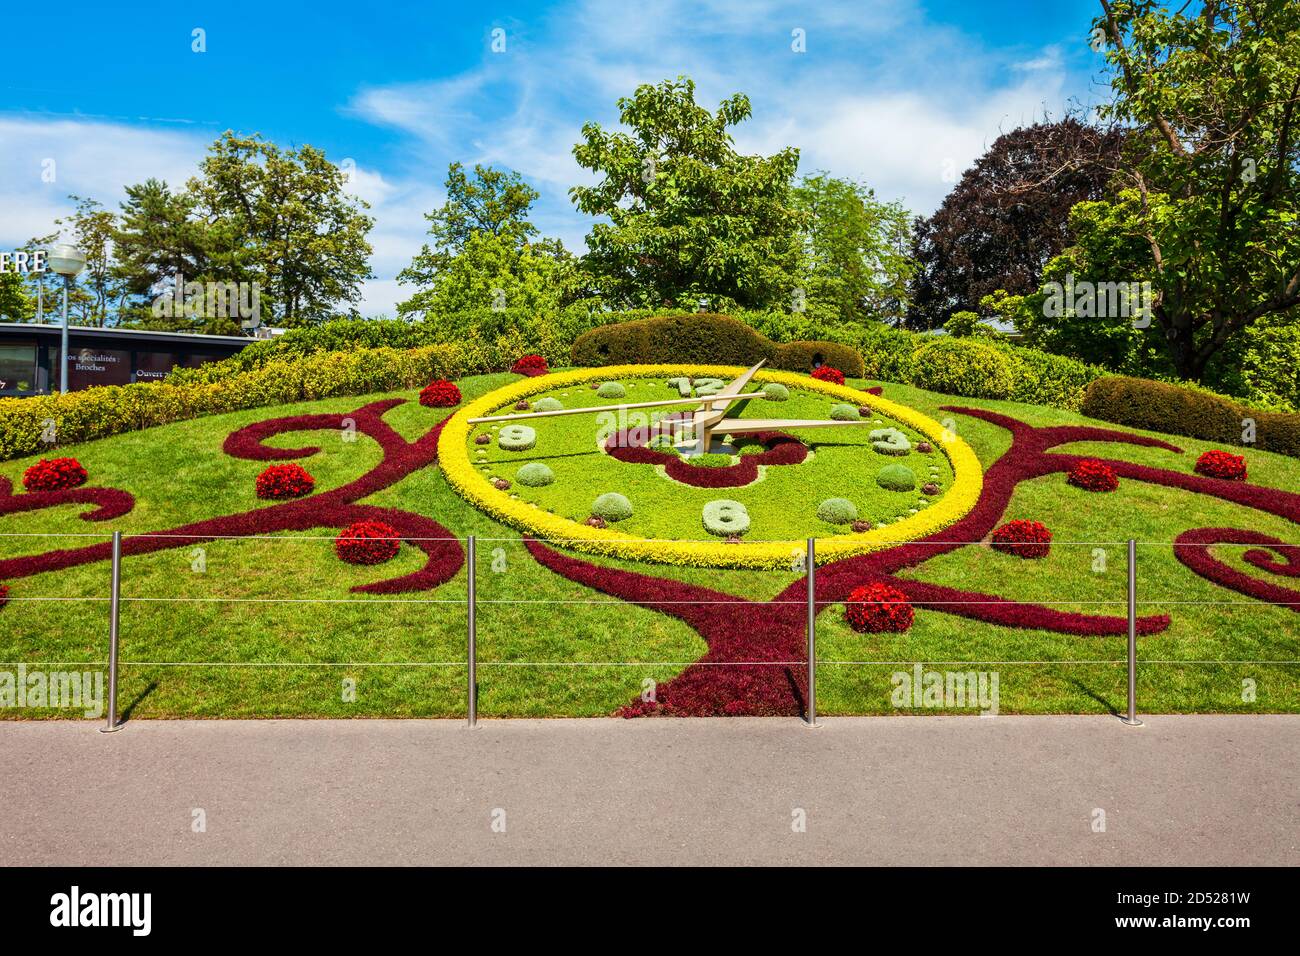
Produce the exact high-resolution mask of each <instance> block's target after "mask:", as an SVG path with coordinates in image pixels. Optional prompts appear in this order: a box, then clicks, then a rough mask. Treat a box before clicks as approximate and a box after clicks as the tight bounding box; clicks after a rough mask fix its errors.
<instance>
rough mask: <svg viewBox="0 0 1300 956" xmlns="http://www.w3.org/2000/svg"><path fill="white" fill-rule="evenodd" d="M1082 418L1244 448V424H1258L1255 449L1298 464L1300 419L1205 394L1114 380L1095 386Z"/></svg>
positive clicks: (1114, 377) (1126, 379) (1143, 380)
mask: <svg viewBox="0 0 1300 956" xmlns="http://www.w3.org/2000/svg"><path fill="white" fill-rule="evenodd" d="M1081 411H1082V412H1083V414H1085V415H1087V416H1089V417H1090V418H1099V419H1101V420H1102V421H1104V422H1112V423H1114V424H1116V425H1127V426H1128V427H1130V428H1142V429H1146V430H1147V431H1156V432H1166V433H1168V434H1171V435H1185V436H1187V437H1188V438H1200V439H1203V440H1205V441H1213V442H1222V443H1223V444H1226V445H1241V444H1243V442H1242V433H1243V431H1244V429H1245V420H1246V419H1254V421H1255V443H1254V446H1253V447H1255V448H1261V449H1263V450H1264V451H1275V452H1278V453H1280V454H1283V455H1290V456H1292V457H1295V458H1300V414H1297V413H1293V412H1266V411H1258V410H1255V409H1250V408H1247V407H1246V406H1244V405H1241V404H1238V403H1237V402H1235V401H1233V400H1232V399H1230V398H1227V397H1225V396H1222V395H1215V394H1213V393H1212V392H1207V391H1204V390H1202V389H1195V388H1187V387H1185V386H1180V385H1171V384H1169V383H1167V382H1157V381H1154V380H1152V379H1147V378H1129V377H1127V376H1123V375H1111V376H1106V377H1105V378H1099V379H1097V380H1096V381H1095V382H1093V383H1092V384H1091V385H1090V386H1089V387H1088V391H1087V395H1086V396H1085V397H1084V401H1083V407H1082V409H1081Z"/></svg>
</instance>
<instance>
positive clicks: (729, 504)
mask: <svg viewBox="0 0 1300 956" xmlns="http://www.w3.org/2000/svg"><path fill="white" fill-rule="evenodd" d="M702 517H703V520H704V530H705V531H707V532H708V533H709V534H716V535H719V536H720V537H723V538H726V537H730V536H731V535H741V534H744V533H745V532H746V531H748V530H749V512H748V511H747V510H746V508H745V506H744V505H743V504H741V503H740V502H739V501H729V500H727V499H726V498H719V499H718V500H716V501H710V502H708V503H706V504H705V505H704V510H703V513H702Z"/></svg>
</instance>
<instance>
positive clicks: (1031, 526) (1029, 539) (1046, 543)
mask: <svg viewBox="0 0 1300 956" xmlns="http://www.w3.org/2000/svg"><path fill="white" fill-rule="evenodd" d="M993 547H994V549H995V550H998V551H1005V552H1006V553H1007V554H1014V555H1017V556H1018V557H1021V558H1045V557H1047V552H1048V551H1050V550H1051V547H1052V532H1050V531H1048V530H1047V526H1046V525H1044V524H1043V523H1042V522H1040V521H1026V520H1025V519H1023V518H1017V519H1016V520H1015V521H1008V522H1007V523H1006V524H1004V525H1003V526H1002V527H1000V528H998V529H997V530H996V531H994V532H993Z"/></svg>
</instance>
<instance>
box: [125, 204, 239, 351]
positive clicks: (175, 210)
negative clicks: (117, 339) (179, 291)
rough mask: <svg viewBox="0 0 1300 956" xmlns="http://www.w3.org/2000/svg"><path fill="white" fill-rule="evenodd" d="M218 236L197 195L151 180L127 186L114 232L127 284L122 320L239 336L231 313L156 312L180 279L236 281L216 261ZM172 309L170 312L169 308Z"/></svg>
mask: <svg viewBox="0 0 1300 956" xmlns="http://www.w3.org/2000/svg"><path fill="white" fill-rule="evenodd" d="M219 245H220V242H219V235H218V233H217V232H216V231H215V230H214V229H212V228H211V227H210V226H209V224H208V223H206V222H204V221H203V220H201V219H199V218H197V216H196V215H195V199H194V197H193V196H191V195H190V194H189V193H188V192H185V191H181V192H173V191H172V190H171V189H170V188H169V187H168V185H167V184H166V183H165V182H161V181H159V180H156V179H148V180H146V181H145V182H143V183H140V184H138V185H134V186H128V187H126V200H125V201H124V202H123V203H122V211H121V214H120V216H119V220H118V227H117V230H116V232H115V234H114V249H115V257H116V260H117V262H116V265H115V272H116V274H117V276H118V277H119V279H120V280H121V282H122V285H123V291H124V293H125V297H124V300H123V306H122V314H121V321H122V323H123V324H126V325H132V326H135V327H137V328H149V329H164V330H169V331H193V332H206V333H209V334H237V333H238V331H239V323H238V322H237V321H234V320H232V319H231V318H230V317H229V316H217V317H210V316H207V315H193V316H173V315H171V314H166V315H164V316H156V315H154V309H153V307H152V306H153V303H154V301H155V300H156V299H158V298H159V297H160V296H168V295H170V296H175V295H176V288H175V287H176V283H177V282H179V281H181V280H184V281H185V282H187V283H188V282H221V281H234V280H235V277H234V276H232V275H228V274H222V272H221V270H219V269H218V268H217V267H216V263H215V262H214V252H215V250H216V249H217V248H218V247H219ZM168 312H169V313H170V310H168Z"/></svg>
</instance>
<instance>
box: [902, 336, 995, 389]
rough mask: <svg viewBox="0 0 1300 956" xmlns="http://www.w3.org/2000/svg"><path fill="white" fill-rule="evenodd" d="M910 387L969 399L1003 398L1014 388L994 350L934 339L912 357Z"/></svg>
mask: <svg viewBox="0 0 1300 956" xmlns="http://www.w3.org/2000/svg"><path fill="white" fill-rule="evenodd" d="M915 368H916V371H915V376H914V378H913V381H912V384H913V385H917V386H919V387H921V388H925V389H929V390H930V391H932V392H948V393H950V394H953V395H965V396H967V397H969V398H1005V397H1007V396H1008V395H1010V394H1011V393H1012V391H1013V390H1014V389H1015V373H1014V371H1013V369H1012V367H1011V363H1010V362H1009V361H1007V359H1006V357H1005V356H1004V355H1002V353H1000V352H998V351H997V349H992V348H988V347H986V346H983V345H980V344H979V343H976V342H962V341H960V340H958V339H937V340H935V341H933V342H931V343H930V344H929V345H926V346H925V347H924V348H922V349H921V350H920V351H919V352H917V354H916V366H915Z"/></svg>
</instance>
